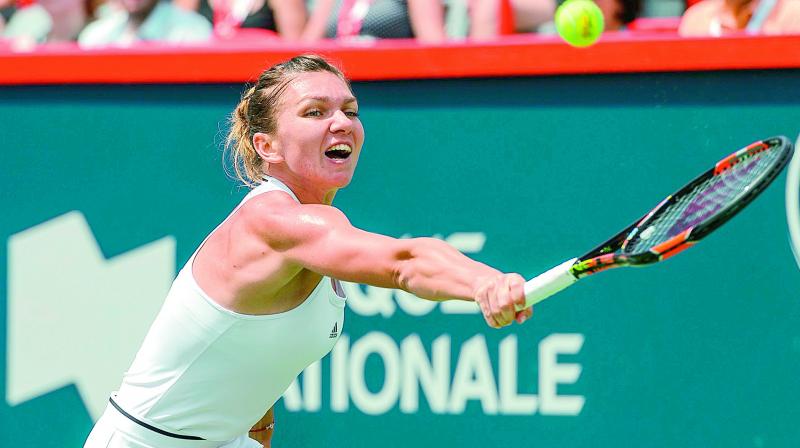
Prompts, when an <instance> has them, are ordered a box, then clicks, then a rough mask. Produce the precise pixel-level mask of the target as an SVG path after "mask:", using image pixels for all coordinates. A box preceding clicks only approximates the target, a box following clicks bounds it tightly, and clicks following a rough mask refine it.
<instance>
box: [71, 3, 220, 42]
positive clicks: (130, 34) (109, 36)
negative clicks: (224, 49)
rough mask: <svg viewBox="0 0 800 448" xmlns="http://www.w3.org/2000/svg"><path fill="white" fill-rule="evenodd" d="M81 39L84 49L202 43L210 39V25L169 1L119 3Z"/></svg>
mask: <svg viewBox="0 0 800 448" xmlns="http://www.w3.org/2000/svg"><path fill="white" fill-rule="evenodd" d="M119 3H120V8H114V9H109V11H108V12H107V13H105V14H101V15H100V18H99V19H97V20H95V21H94V22H92V23H90V24H89V25H87V26H86V28H84V30H83V31H81V33H80V35H79V36H78V44H80V45H81V46H82V47H85V48H90V47H100V46H107V45H114V46H129V45H132V44H134V43H136V42H140V41H160V42H168V43H192V42H203V41H206V40H208V39H209V38H210V37H211V23H209V22H208V20H206V19H205V18H204V17H203V16H201V15H200V14H198V13H196V12H193V11H187V10H185V9H183V8H180V7H178V6H175V5H174V4H172V3H171V2H169V1H159V0H119Z"/></svg>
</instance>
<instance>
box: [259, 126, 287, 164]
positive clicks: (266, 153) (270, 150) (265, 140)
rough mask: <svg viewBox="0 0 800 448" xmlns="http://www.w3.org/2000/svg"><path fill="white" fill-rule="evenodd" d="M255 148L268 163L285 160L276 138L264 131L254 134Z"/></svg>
mask: <svg viewBox="0 0 800 448" xmlns="http://www.w3.org/2000/svg"><path fill="white" fill-rule="evenodd" d="M253 148H255V150H256V152H257V153H258V155H259V157H261V159H262V160H263V161H265V162H267V163H281V162H283V156H282V155H280V154H279V153H278V150H277V147H276V145H275V140H274V139H273V138H272V137H271V136H270V135H269V134H265V133H263V132H256V133H255V134H253Z"/></svg>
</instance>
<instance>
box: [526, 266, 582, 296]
mask: <svg viewBox="0 0 800 448" xmlns="http://www.w3.org/2000/svg"><path fill="white" fill-rule="evenodd" d="M577 260H578V259H577V258H573V259H571V260H567V261H565V262H563V263H561V264H560V265H558V266H556V267H554V268H552V269H550V270H549V271H547V272H545V273H543V274H540V275H538V276H536V277H534V278H532V279H530V280H528V281H527V282H525V308H528V307H530V306H532V305H534V304H536V303H539V302H541V301H542V300H544V299H546V298H548V297H550V296H552V295H553V294H555V293H557V292H559V291H561V290H562V289H565V288H567V287H568V286H572V284H573V283H575V282H577V281H578V279H577V278H576V277H575V276H574V275H572V273H571V272H570V271H569V269H570V268H571V267H572V265H573V264H575V262H576V261H577Z"/></svg>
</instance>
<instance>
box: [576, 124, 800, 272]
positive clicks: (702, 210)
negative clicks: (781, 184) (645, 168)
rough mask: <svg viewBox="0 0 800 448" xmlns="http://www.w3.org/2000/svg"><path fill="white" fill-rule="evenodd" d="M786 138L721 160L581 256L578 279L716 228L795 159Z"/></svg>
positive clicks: (660, 256) (659, 254)
mask: <svg viewBox="0 0 800 448" xmlns="http://www.w3.org/2000/svg"><path fill="white" fill-rule="evenodd" d="M792 153H793V147H792V143H791V142H790V141H789V139H787V138H786V137H783V136H778V137H772V138H769V139H766V140H759V141H757V142H754V143H752V144H750V145H748V146H746V147H744V148H742V149H740V150H738V151H736V152H734V153H733V154H730V155H728V156H727V157H725V158H723V159H722V160H720V161H719V162H717V163H716V164H715V165H714V166H713V167H712V168H711V169H709V170H708V171H706V172H704V173H702V174H700V175H699V176H697V177H696V178H695V179H694V180H692V181H691V182H689V183H688V184H686V185H685V186H684V187H682V188H681V189H679V190H678V191H676V192H675V193H673V194H671V195H669V196H667V197H666V198H665V199H664V200H663V201H661V202H660V203H659V204H658V205H657V206H656V207H655V208H653V209H652V210H651V211H649V212H648V213H647V214H645V215H644V216H643V217H642V218H640V219H639V220H637V221H636V222H635V223H634V224H632V225H631V226H629V227H627V228H626V229H624V230H623V231H622V232H620V233H618V234H617V235H615V236H614V237H613V238H611V239H610V240H608V241H607V242H605V243H603V244H602V245H600V246H598V247H597V248H595V249H593V250H592V251H590V252H588V253H587V254H586V255H584V256H582V257H580V258H579V259H578V261H577V262H576V263H575V265H574V266H573V268H572V274H573V275H575V276H576V277H577V278H581V277H584V276H587V275H591V274H594V273H597V272H600V271H602V270H605V269H610V268H614V267H620V266H642V265H647V264H652V263H656V262H659V261H662V260H666V259H667V258H670V257H672V256H674V255H676V254H678V253H680V252H681V251H683V250H685V249H687V248H689V247H691V246H692V245H693V244H694V243H696V242H698V241H700V240H701V239H702V238H704V237H705V236H706V235H708V234H709V233H711V232H713V231H714V230H716V229H717V228H719V227H720V226H721V225H723V224H725V223H726V222H727V221H728V220H730V219H731V218H733V217H734V216H735V215H736V214H737V213H738V212H739V211H741V210H742V209H743V208H744V207H746V206H747V205H748V204H749V203H750V202H752V201H753V199H755V198H756V197H758V195H759V194H761V192H763V191H764V190H765V189H766V188H767V186H769V184H770V183H771V182H772V181H773V180H775V178H776V177H778V175H779V174H780V172H781V171H782V170H783V168H784V167H785V166H786V164H787V163H788V162H789V160H790V159H791V157H792Z"/></svg>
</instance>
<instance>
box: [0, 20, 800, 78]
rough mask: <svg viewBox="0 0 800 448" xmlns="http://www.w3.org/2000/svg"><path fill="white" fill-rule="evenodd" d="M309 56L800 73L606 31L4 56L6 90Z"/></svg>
mask: <svg viewBox="0 0 800 448" xmlns="http://www.w3.org/2000/svg"><path fill="white" fill-rule="evenodd" d="M309 52H313V53H319V54H322V55H324V56H326V57H328V58H330V59H331V60H333V61H334V62H336V63H338V64H339V65H340V66H341V67H342V68H344V70H345V72H346V73H347V74H348V76H350V77H351V78H352V79H353V80H356V81H371V80H391V79H425V78H461V77H496V76H536V75H558V74H584V73H635V72H672V71H705V70H752V69H783V68H800V35H794V36H772V37H770V36H759V37H748V36H736V37H724V38H702V39H699V38H692V39H688V38H679V37H677V36H675V35H673V34H669V35H666V34H664V33H652V34H646V35H641V34H626V33H613V32H609V33H606V34H605V35H604V36H603V38H602V39H601V40H600V42H599V43H597V44H596V45H594V46H592V47H589V48H585V49H576V48H572V47H570V46H568V45H567V44H565V43H563V42H561V41H560V40H559V39H558V38H557V37H550V36H536V35H514V36H506V37H503V38H501V39H498V40H495V41H491V42H482V43H447V44H442V45H424V44H419V43H417V42H415V41H413V40H386V41H377V42H373V43H369V44H363V45H361V44H349V45H343V44H339V43H334V42H323V43H320V44H315V45H314V46H297V45H288V44H285V43H282V42H279V41H276V40H266V39H265V40H263V41H262V40H252V39H251V40H247V41H224V42H215V43H214V44H211V45H206V46H197V47H186V46H184V47H168V46H163V45H142V46H137V47H136V48H131V49H104V50H79V49H77V48H76V47H74V46H44V47H40V48H39V49H37V50H35V51H33V52H30V53H14V52H11V51H7V50H6V51H3V50H0V67H1V68H0V85H26V84H28V85H37V84H120V83H123V84H124V83H134V84H150V83H167V84H186V83H220V82H223V83H224V82H237V83H238V82H246V81H252V80H254V79H255V78H256V77H257V76H258V74H259V73H260V72H261V71H262V70H263V69H264V68H266V67H267V66H269V65H271V64H273V63H275V62H278V61H280V60H284V59H286V58H288V57H291V56H294V55H296V54H299V53H309Z"/></svg>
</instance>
